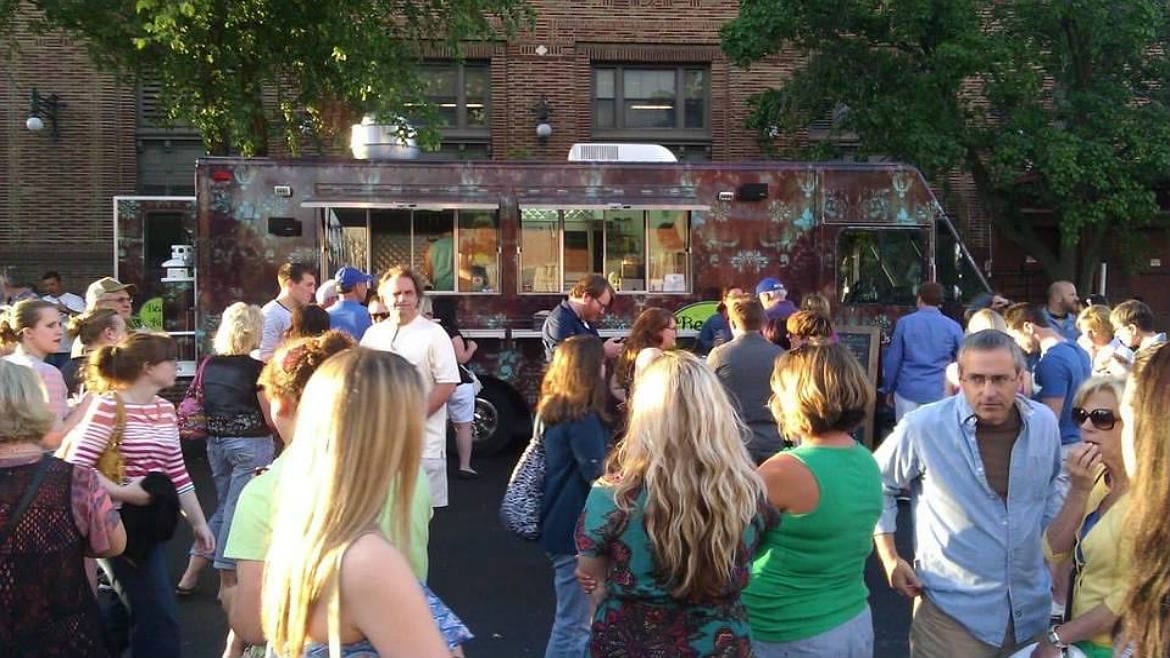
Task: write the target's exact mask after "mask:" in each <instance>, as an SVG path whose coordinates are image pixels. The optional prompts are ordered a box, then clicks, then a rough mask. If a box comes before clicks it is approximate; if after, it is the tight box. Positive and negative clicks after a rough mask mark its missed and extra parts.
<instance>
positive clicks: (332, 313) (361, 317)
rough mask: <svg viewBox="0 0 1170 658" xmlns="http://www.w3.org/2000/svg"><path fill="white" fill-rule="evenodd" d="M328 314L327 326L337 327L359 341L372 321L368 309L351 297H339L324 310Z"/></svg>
mask: <svg viewBox="0 0 1170 658" xmlns="http://www.w3.org/2000/svg"><path fill="white" fill-rule="evenodd" d="M326 313H328V314H329V328H330V329H339V330H341V331H344V332H345V333H347V334H349V335H350V336H353V339H354V340H357V341H360V340H361V339H362V336H364V335H365V333H366V329H369V328H370V325H371V324H372V323H373V321H372V320H371V319H370V311H369V310H368V309H366V307H365V306H362V305H361V304H359V303H357V302H355V301H353V300H352V299H340V300H338V301H337V303H336V304H334V305H333V306H330V307H329V309H328V310H327V311H326Z"/></svg>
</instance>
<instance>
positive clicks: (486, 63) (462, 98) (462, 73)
mask: <svg viewBox="0 0 1170 658" xmlns="http://www.w3.org/2000/svg"><path fill="white" fill-rule="evenodd" d="M468 68H475V69H482V70H483V72H484V74H485V75H486V79H487V84H486V86H485V88H484V98H483V109H484V125H482V126H469V125H468V124H467V69H468ZM452 69H454V72H455V125H451V126H438V127H437V128H438V130H439V132H440V133H441V134H442V142H443V144H448V143H451V144H452V145H454V144H457V143H461V142H468V143H472V142H473V143H477V144H488V143H490V142H491V129H492V75H491V74H492V66H491V60H472V61H466V62H456V61H450V60H446V61H440V60H434V61H428V62H425V63H423V65H422V66H420V67H419V77H422V78H424V79H425V78H427V75H428V73H430V72H433V71H450V70H452ZM426 100H427V102H428V103H433V100H432V99H431V97H429V96H427V97H426Z"/></svg>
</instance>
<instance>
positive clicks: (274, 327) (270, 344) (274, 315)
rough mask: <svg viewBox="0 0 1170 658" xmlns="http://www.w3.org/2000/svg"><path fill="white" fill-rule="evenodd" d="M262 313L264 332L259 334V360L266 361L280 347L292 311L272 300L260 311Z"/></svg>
mask: <svg viewBox="0 0 1170 658" xmlns="http://www.w3.org/2000/svg"><path fill="white" fill-rule="evenodd" d="M260 310H261V311H262V312H263V313H264V332H263V333H262V334H260V360H261V361H267V360H268V359H271V358H272V353H273V352H275V351H276V348H277V347H280V341H281V339H282V338H283V337H284V332H285V331H287V330H288V328H289V327H290V326H291V325H292V311H290V310H288V309H287V308H285V306H284V304H281V303H280V302H279V301H277V300H275V299H274V300H272V301H270V302H268V303H267V304H265V305H264V308H262V309H260Z"/></svg>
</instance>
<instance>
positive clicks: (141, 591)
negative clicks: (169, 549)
mask: <svg viewBox="0 0 1170 658" xmlns="http://www.w3.org/2000/svg"><path fill="white" fill-rule="evenodd" d="M101 564H102V568H103V569H105V571H106V574H107V575H108V576H109V579H110V584H111V585H112V586H113V588H114V591H115V592H117V593H118V596H119V598H121V599H122V603H123V604H124V605H125V606H126V607H127V608H128V609H129V610H130V656H131V657H132V658H179V654H180V650H179V644H180V643H179V606H178V604H177V603H175V590H174V586H173V585H171V574H170V569H169V568H168V567H167V554H166V544H157V545H155V547H154V548H152V549H151V550H150V554H149V555H148V556H147V557H146V559H145V560H143V561H142V562H141V563H140V564H138V565H134V564H131V563H130V561H129V560H127V559H126V558H124V557H120V556H119V557H112V558H109V559H105V560H102V561H101Z"/></svg>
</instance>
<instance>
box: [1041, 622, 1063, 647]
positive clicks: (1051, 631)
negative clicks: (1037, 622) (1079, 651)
mask: <svg viewBox="0 0 1170 658" xmlns="http://www.w3.org/2000/svg"><path fill="white" fill-rule="evenodd" d="M1057 626H1058V624H1053V625H1051V626H1049V627H1048V635H1047V637H1046V638H1045V639H1047V640H1048V644H1051V645H1052V646H1054V647H1056V648H1057V649H1067V648H1068V643H1067V642H1065V641H1064V640H1062V639H1060V635H1059V634H1057V632H1056V627H1057Z"/></svg>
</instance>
